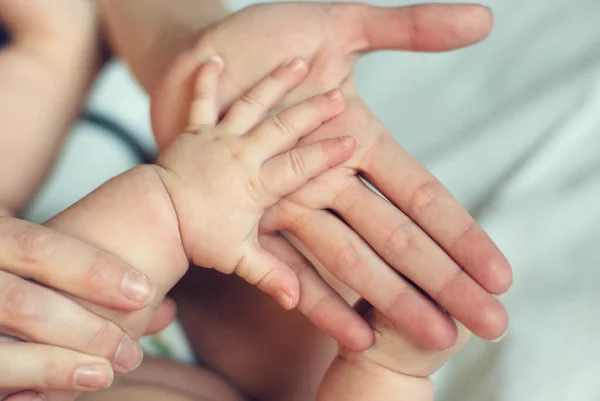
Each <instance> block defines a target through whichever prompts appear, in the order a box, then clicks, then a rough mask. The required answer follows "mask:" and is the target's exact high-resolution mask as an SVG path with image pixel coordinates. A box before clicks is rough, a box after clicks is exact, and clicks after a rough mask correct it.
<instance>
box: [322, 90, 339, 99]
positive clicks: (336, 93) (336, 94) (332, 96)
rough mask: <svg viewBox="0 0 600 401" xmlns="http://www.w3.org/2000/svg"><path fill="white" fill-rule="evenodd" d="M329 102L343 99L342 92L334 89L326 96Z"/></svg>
mask: <svg viewBox="0 0 600 401" xmlns="http://www.w3.org/2000/svg"><path fill="white" fill-rule="evenodd" d="M325 96H327V98H328V99H329V100H338V99H339V98H341V97H342V92H340V91H339V89H332V90H330V91H329V92H327V93H326V94H325Z"/></svg>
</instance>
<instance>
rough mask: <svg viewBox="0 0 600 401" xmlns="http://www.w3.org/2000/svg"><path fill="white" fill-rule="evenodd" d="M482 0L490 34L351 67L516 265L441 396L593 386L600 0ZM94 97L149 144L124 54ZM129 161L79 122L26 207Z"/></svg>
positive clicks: (512, 395) (595, 391)
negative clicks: (490, 334) (500, 304)
mask: <svg viewBox="0 0 600 401" xmlns="http://www.w3.org/2000/svg"><path fill="white" fill-rule="evenodd" d="M233 3H234V4H233V5H234V7H236V8H237V7H241V6H243V5H244V4H247V2H245V1H242V0H239V1H235V2H233ZM371 3H373V4H380V5H386V6H391V5H396V4H408V3H409V2H408V1H406V0H400V1H391V0H380V1H378V2H373V1H372V2H371ZM485 3H486V4H487V5H490V6H491V7H492V9H493V10H494V12H495V17H496V24H495V29H494V32H493V34H492V35H491V37H490V38H489V39H488V40H487V41H486V42H485V43H483V44H480V45H477V46H475V47H473V48H470V49H467V50H462V51H458V52H455V53H448V54H443V55H424V54H409V53H379V54H377V55H373V56H369V57H367V58H365V59H363V60H362V62H361V63H360V65H359V68H358V72H357V78H358V82H359V85H360V88H361V90H362V93H363V95H364V96H365V98H366V99H367V100H368V102H369V104H370V105H371V106H372V108H373V109H374V111H375V112H376V114H377V115H378V116H379V117H380V118H381V119H382V120H383V121H384V122H385V124H386V125H387V126H388V127H389V128H390V130H391V132H393V134H394V135H395V137H396V138H397V139H398V141H399V142H400V143H401V144H403V145H404V146H405V147H406V148H407V149H409V150H410V151H411V152H412V153H413V154H414V155H415V156H417V157H418V158H419V159H420V160H421V161H423V162H424V163H425V164H426V165H427V166H428V167H429V168H430V169H431V170H432V171H433V172H434V173H435V174H436V175H437V176H438V177H439V178H440V179H441V180H442V181H443V182H444V183H445V184H446V185H447V186H448V187H449V188H450V189H451V190H452V192H453V193H454V194H455V195H456V196H457V197H458V198H459V199H460V200H461V201H462V202H463V203H464V204H465V205H466V206H467V207H468V208H469V209H470V210H471V211H472V212H473V213H474V214H475V216H476V217H477V218H478V219H479V221H480V222H481V224H482V225H483V226H484V227H485V228H486V229H487V230H488V231H489V232H490V234H491V235H492V236H493V238H494V239H495V240H496V241H497V243H498V244H499V245H500V247H501V248H502V249H503V251H504V252H505V253H506V255H507V256H508V258H509V260H510V261H511V262H512V265H513V267H514V270H515V285H514V288H513V289H512V291H511V292H510V294H509V295H507V296H506V297H505V298H504V299H503V300H504V301H505V302H506V304H507V305H508V308H509V312H510V316H511V328H510V332H509V335H508V337H507V338H506V339H505V340H504V341H503V342H502V343H500V344H487V343H483V342H481V341H473V342H472V344H470V346H469V347H468V348H467V350H466V351H465V352H464V353H463V354H462V355H461V356H460V357H458V358H456V359H455V360H454V362H453V363H452V364H450V365H449V366H448V367H447V368H446V369H444V370H443V371H442V372H441V373H440V374H439V375H438V376H437V377H436V382H437V384H438V388H439V393H438V397H437V399H439V400H444V401H471V400H473V401H475V400H479V401H481V400H484V401H488V400H489V401H521V400H523V401H525V400H527V401H537V400H540V401H551V400H552V401H553V400H557V401H558V400H560V401H588V400H589V401H598V400H600V379H599V376H600V344H599V340H600V314H598V312H597V311H598V307H599V306H600V291H599V287H600V246H599V245H600V244H599V240H600V208H599V206H600V1H598V0H543V1H542V0H538V1H534V0H530V1H519V0H488V1H486V2H485ZM90 105H91V107H92V108H94V109H97V110H101V111H104V112H107V113H109V114H110V115H112V116H114V117H115V118H117V119H118V120H119V121H121V122H123V123H124V124H126V125H127V126H128V127H130V128H131V129H133V130H135V131H136V132H138V133H139V134H140V138H141V139H142V140H143V141H144V143H146V144H147V145H148V146H149V147H151V146H152V140H151V137H150V135H149V124H148V118H147V112H148V110H147V99H146V98H145V97H144V96H143V95H142V94H141V93H140V92H139V90H138V89H137V87H136V86H135V85H134V84H132V82H131V81H130V78H129V76H128V75H127V73H126V72H125V69H124V68H123V66H121V65H116V66H113V67H112V68H111V69H110V70H109V71H107V72H106V73H105V74H104V76H103V78H102V79H101V80H100V82H99V84H98V86H97V88H96V90H95V92H94V94H93V95H92V97H91V99H90ZM133 163H134V159H133V158H132V156H131V155H130V154H129V153H128V150H127V149H126V148H125V147H123V146H122V145H121V144H120V143H119V142H118V141H114V140H113V139H110V138H109V137H108V136H106V135H105V134H104V133H102V132H101V131H99V130H95V129H90V127H87V126H80V127H78V128H77V129H76V130H75V133H74V135H73V137H72V138H71V140H70V141H69V143H68V146H67V148H66V150H65V152H64V155H63V158H62V159H61V161H60V162H59V164H58V166H57V169H56V173H55V174H54V175H53V177H52V179H51V180H50V181H49V183H48V185H47V186H46V187H45V189H44V190H43V191H42V193H41V195H40V197H39V199H38V200H37V201H36V202H35V204H34V205H33V207H32V210H31V213H30V215H31V217H32V218H33V219H35V220H38V221H40V220H43V219H45V218H47V217H49V216H51V215H52V214H54V213H56V212H57V211H59V210H61V209H62V208H63V207H65V206H67V205H68V204H70V203H71V202H73V201H75V200H77V199H78V198H79V197H81V196H83V195H85V194H86V193H87V192H89V191H90V190H91V189H93V188H94V187H95V186H97V185H99V184H100V183H101V182H102V181H104V180H105V179H107V178H109V177H111V176H113V175H115V174H117V173H118V172H120V171H122V170H124V169H126V168H128V167H130V166H131V165H132V164H133Z"/></svg>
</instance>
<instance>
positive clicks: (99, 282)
mask: <svg viewBox="0 0 600 401" xmlns="http://www.w3.org/2000/svg"><path fill="white" fill-rule="evenodd" d="M127 270H128V269H127V266H125V265H124V263H123V262H121V261H119V260H118V259H116V258H114V257H111V256H109V255H107V254H105V253H104V252H101V251H96V252H94V254H93V255H92V257H91V260H90V263H89V264H88V266H87V267H86V268H85V271H84V273H83V284H84V285H85V288H93V289H96V290H98V289H101V288H105V287H106V286H107V285H111V284H116V283H118V282H119V281H120V279H121V278H122V277H123V275H124V274H125V272H126V271H127Z"/></svg>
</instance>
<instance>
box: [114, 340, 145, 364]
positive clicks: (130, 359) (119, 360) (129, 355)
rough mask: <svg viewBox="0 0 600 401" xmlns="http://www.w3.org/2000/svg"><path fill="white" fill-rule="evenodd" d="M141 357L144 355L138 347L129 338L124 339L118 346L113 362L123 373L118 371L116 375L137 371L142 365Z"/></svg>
mask: <svg viewBox="0 0 600 401" xmlns="http://www.w3.org/2000/svg"><path fill="white" fill-rule="evenodd" d="M143 357H144V354H143V352H142V349H141V348H140V346H139V345H138V344H136V342H135V341H133V340H132V339H131V338H129V337H125V338H124V339H123V341H121V344H119V348H118V349H117V353H116V354H115V360H114V364H115V365H117V367H118V368H122V369H123V370H125V371H124V372H123V371H121V369H118V372H117V373H126V372H131V371H132V370H135V369H137V368H138V367H139V366H140V364H141V363H142V359H143Z"/></svg>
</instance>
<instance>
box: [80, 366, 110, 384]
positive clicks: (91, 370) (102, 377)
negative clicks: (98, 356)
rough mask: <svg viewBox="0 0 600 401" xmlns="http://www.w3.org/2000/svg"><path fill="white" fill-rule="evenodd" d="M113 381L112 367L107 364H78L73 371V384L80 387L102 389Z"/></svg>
mask: <svg viewBox="0 0 600 401" xmlns="http://www.w3.org/2000/svg"><path fill="white" fill-rule="evenodd" d="M112 381H113V373H112V369H110V368H109V367H108V366H98V365H87V366H80V367H79V368H78V369H77V371H76V372H75V386H77V387H79V388H81V389H94V390H98V389H103V388H107V387H110V385H111V384H112Z"/></svg>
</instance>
